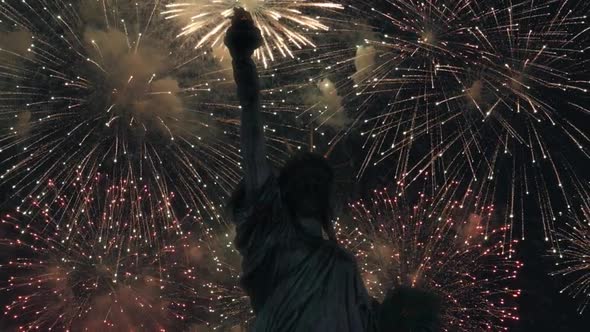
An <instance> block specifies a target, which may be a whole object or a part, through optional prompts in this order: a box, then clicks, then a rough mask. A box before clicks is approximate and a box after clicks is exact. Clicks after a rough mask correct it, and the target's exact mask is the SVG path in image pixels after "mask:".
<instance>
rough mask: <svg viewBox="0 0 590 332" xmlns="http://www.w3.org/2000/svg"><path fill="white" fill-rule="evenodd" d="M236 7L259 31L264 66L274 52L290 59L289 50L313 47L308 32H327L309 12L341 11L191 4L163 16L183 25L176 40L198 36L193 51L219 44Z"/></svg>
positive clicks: (319, 6)
mask: <svg viewBox="0 0 590 332" xmlns="http://www.w3.org/2000/svg"><path fill="white" fill-rule="evenodd" d="M237 6H241V7H243V8H245V9H246V10H248V11H249V12H250V13H251V14H252V16H253V18H254V21H255V23H256V25H257V26H258V27H259V28H260V30H261V33H262V38H263V40H264V46H263V47H262V49H261V50H258V51H257V53H256V56H257V57H258V58H260V59H261V60H262V61H263V62H264V64H265V65H266V64H267V62H268V61H273V60H274V59H275V54H276V53H277V52H278V53H280V54H281V56H283V57H294V55H293V51H292V47H295V48H297V49H301V48H304V47H315V44H314V42H313V40H312V39H311V36H309V35H310V33H309V32H310V31H311V32H318V31H327V30H329V27H328V26H327V25H326V24H325V23H322V20H321V19H320V18H319V17H318V16H315V15H313V14H312V13H309V14H308V12H310V10H311V11H312V12H313V11H314V10H331V11H338V10H342V9H343V8H344V7H343V6H342V5H340V4H337V3H334V2H318V1H315V0H304V1H283V0H266V1H265V0H221V1H212V0H192V1H188V2H177V3H172V4H168V5H166V7H167V10H166V11H165V12H164V15H166V18H167V19H175V20H179V21H180V22H182V23H183V24H184V25H185V26H184V27H183V29H182V32H181V33H180V34H179V37H183V36H187V35H193V34H195V35H197V36H198V37H197V39H198V40H197V42H196V46H195V48H199V47H203V46H207V47H215V46H219V45H221V44H222V43H223V36H224V34H225V30H227V28H228V27H229V25H230V20H229V18H230V17H231V16H232V14H233V8H235V7H237Z"/></svg>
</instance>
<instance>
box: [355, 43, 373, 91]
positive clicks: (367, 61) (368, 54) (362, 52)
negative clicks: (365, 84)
mask: <svg viewBox="0 0 590 332" xmlns="http://www.w3.org/2000/svg"><path fill="white" fill-rule="evenodd" d="M354 66H355V68H356V72H355V73H354V74H353V75H352V80H353V81H354V83H355V84H359V83H361V82H362V81H363V80H365V79H367V77H369V76H370V74H371V71H372V70H373V68H374V67H375V48H374V47H373V46H359V47H357V48H356V56H355V58H354Z"/></svg>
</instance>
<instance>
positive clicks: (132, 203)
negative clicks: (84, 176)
mask: <svg viewBox="0 0 590 332" xmlns="http://www.w3.org/2000/svg"><path fill="white" fill-rule="evenodd" d="M101 188H102V189H101ZM70 189H71V190H68V194H63V193H59V192H62V191H63V190H59V192H58V191H57V190H56V187H55V186H52V185H51V184H50V185H49V186H48V187H47V191H46V193H45V194H44V195H40V196H38V197H29V198H27V199H26V200H25V201H24V202H23V204H22V205H21V206H20V207H19V208H18V209H16V211H15V212H14V213H10V214H6V215H4V216H2V232H3V235H2V240H0V245H1V246H2V248H3V251H4V254H3V257H2V261H3V263H2V265H1V270H2V273H3V275H6V276H7V278H6V279H5V280H3V281H2V286H1V287H2V289H3V291H4V292H5V294H7V295H8V297H7V298H8V299H10V302H8V304H6V306H5V309H4V314H5V315H6V316H7V317H9V318H11V319H12V320H13V321H14V322H15V324H17V325H18V329H19V330H26V331H29V330H44V331H48V330H53V329H56V330H70V329H73V330H80V331H81V330H98V329H105V330H108V331H128V330H135V329H140V330H168V329H180V328H182V327H183V326H185V324H187V323H188V322H189V321H191V320H193V319H195V315H198V308H200V305H201V303H200V301H201V300H200V298H199V294H198V293H197V290H196V289H195V288H193V287H192V286H191V285H192V284H193V279H194V278H195V275H194V271H195V270H194V268H192V267H191V266H190V264H189V263H190V262H189V261H185V260H182V259H179V258H180V257H182V255H180V253H182V252H183V248H184V246H185V245H184V244H183V239H184V236H183V235H182V232H181V231H179V230H178V229H177V227H176V226H175V225H177V224H178V222H176V221H172V222H165V221H163V220H159V219H162V218H172V217H171V215H170V214H167V213H162V211H166V210H168V205H169V204H170V200H168V199H166V200H162V201H161V202H160V203H154V202H152V201H151V200H150V199H149V194H146V195H145V196H144V197H135V196H134V195H135V193H136V192H137V191H136V190H130V188H129V186H128V185H127V184H124V183H121V184H117V185H108V184H106V185H105V183H104V181H95V183H94V184H93V186H90V187H84V186H72V188H70ZM46 195H54V196H55V198H54V199H49V200H47V201H48V202H50V203H43V201H44V199H43V198H44V197H43V196H46ZM154 201H155V200H154ZM74 202H75V203H74ZM187 218H189V217H187ZM166 224H169V225H170V226H169V227H167V228H166V229H165V230H159V231H157V233H158V234H159V237H158V238H157V239H156V238H153V237H148V236H145V232H144V231H142V230H141V228H142V227H147V228H149V231H150V232H151V231H152V230H154V231H153V232H154V233H155V229H156V228H158V227H161V226H162V225H166ZM203 303H205V302H204V301H203Z"/></svg>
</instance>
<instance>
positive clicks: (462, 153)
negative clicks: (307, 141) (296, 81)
mask: <svg viewBox="0 0 590 332" xmlns="http://www.w3.org/2000/svg"><path fill="white" fill-rule="evenodd" d="M365 5H366V7H363V6H364V5H363V4H359V5H358V6H357V7H358V10H359V11H360V12H361V13H365V16H366V17H367V19H366V20H365V22H362V24H359V25H358V27H359V28H366V29H365V30H367V32H366V33H365V35H364V36H363V42H362V43H359V45H358V46H357V47H356V48H355V50H353V51H333V52H324V54H325V56H324V58H323V59H322V60H323V61H322V62H323V63H324V66H325V63H326V62H329V63H332V65H330V66H328V67H326V68H325V70H324V72H323V73H322V75H325V74H326V73H328V74H330V73H334V74H338V73H340V72H347V73H349V72H350V71H351V70H354V71H355V72H354V74H353V75H348V80H341V79H340V80H338V81H337V82H338V83H337V85H338V89H339V91H340V92H341V93H343V95H344V96H345V97H346V98H351V97H354V98H355V99H356V100H357V102H356V103H355V106H354V107H355V108H356V111H355V112H356V113H355V114H354V115H353V117H354V118H355V121H354V124H358V126H357V127H358V128H360V131H361V135H362V137H363V138H364V145H363V148H364V150H365V151H366V154H365V155H366V158H365V160H364V163H363V165H362V166H361V167H360V170H359V173H358V176H362V175H363V173H364V172H365V171H366V170H367V169H369V168H370V167H374V166H377V165H388V164H387V162H388V161H389V160H396V161H398V162H397V163H396V165H395V167H389V169H390V170H391V171H390V173H391V175H392V176H393V177H394V178H395V179H396V181H398V182H399V183H400V184H401V185H403V186H408V185H410V184H411V183H412V182H413V181H414V180H415V179H417V178H419V177H421V176H423V175H424V174H428V176H429V177H430V178H431V179H432V181H433V183H435V184H437V185H439V184H440V185H443V184H445V183H449V182H452V181H461V182H463V183H464V184H465V186H466V187H468V188H471V189H473V190H475V191H481V190H488V189H486V188H485V187H494V188H495V190H496V192H497V195H498V196H497V197H501V200H502V210H503V211H504V210H505V213H504V216H505V222H506V224H511V225H513V226H516V225H517V221H518V222H520V223H521V224H522V225H523V227H522V229H518V228H517V227H511V228H510V229H511V232H514V231H517V232H519V233H520V234H521V237H522V238H524V237H525V229H524V222H523V221H524V219H525V218H526V217H527V216H526V215H525V210H526V211H527V214H529V215H535V216H540V217H541V218H538V219H541V220H543V225H544V227H545V234H546V239H547V240H548V241H550V240H552V232H551V231H552V230H553V229H554V225H553V222H554V220H555V217H556V214H555V211H556V206H561V205H563V206H566V207H567V208H569V207H570V206H571V205H572V199H573V197H576V196H578V195H579V194H580V193H581V192H583V190H584V186H586V182H587V181H585V179H583V178H581V174H582V172H577V171H576V170H578V169H582V167H584V165H585V164H587V162H588V160H589V158H588V157H589V154H588V148H589V146H590V138H589V137H588V135H587V128H586V127H584V123H585V122H587V119H586V118H585V117H586V116H587V114H588V110H587V108H586V107H585V106H584V105H585V101H586V100H587V92H588V88H589V87H590V83H589V82H588V80H587V77H585V76H584V74H583V73H586V72H587V71H586V67H587V61H588V60H587V57H585V53H584V51H585V50H587V48H588V46H589V43H588V31H590V30H588V28H587V23H586V16H587V13H588V9H589V8H588V7H587V6H586V4H582V3H577V4H576V3H573V2H570V1H564V0H543V1H532V0H521V1H511V2H508V1H492V2H490V1H478V0H460V1H445V0H437V1H414V0H395V1H377V2H371V3H368V4H365ZM351 52H355V53H353V54H354V55H353V57H352V58H345V56H350V53H351ZM330 57H333V58H334V59H333V60H332V61H331V62H330ZM334 62H336V64H333V63H334ZM350 132H351V131H350V128H345V130H343V134H342V135H336V137H335V138H334V139H333V141H337V140H339V139H341V138H342V137H343V135H345V134H349V133H350ZM500 178H502V179H503V180H502V181H498V180H499V179H500ZM490 202H491V201H490ZM527 202H534V203H533V204H532V205H531V206H527ZM504 203H505V204H504ZM537 212H538V213H537Z"/></svg>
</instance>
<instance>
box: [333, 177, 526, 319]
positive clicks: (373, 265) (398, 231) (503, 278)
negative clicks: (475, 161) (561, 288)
mask: <svg viewBox="0 0 590 332" xmlns="http://www.w3.org/2000/svg"><path fill="white" fill-rule="evenodd" d="M446 190H447V191H445V192H441V193H440V195H439V196H436V197H429V196H427V195H423V194H422V195H421V196H420V198H419V199H418V200H417V201H416V202H415V203H411V204H410V203H409V202H407V201H405V200H404V198H403V196H398V195H396V196H390V195H389V194H388V191H387V190H382V191H375V192H374V194H373V197H372V198H371V200H370V201H369V202H364V201H359V202H355V203H352V204H351V205H350V208H351V210H352V211H351V217H352V219H351V220H350V221H347V220H342V221H339V222H338V228H337V229H338V234H339V239H340V242H341V243H342V244H343V245H344V246H345V247H347V248H348V249H349V250H351V251H352V252H353V253H354V254H355V255H356V257H357V259H358V263H359V267H360V269H361V271H362V273H363V278H364V280H365V284H366V286H367V288H368V290H369V292H370V293H371V295H372V296H375V297H376V298H377V299H379V300H382V299H383V298H384V297H385V295H386V294H387V292H388V291H389V290H390V289H392V288H395V287H399V286H406V287H418V288H423V289H427V290H430V291H433V292H434V293H436V294H438V295H439V296H440V297H441V299H442V308H443V311H442V313H443V316H442V318H441V322H442V324H443V326H442V328H443V330H444V331H479V330H486V331H488V330H489V331H505V330H508V326H509V325H510V324H511V323H510V322H511V321H514V320H518V316H517V308H516V307H515V302H516V300H515V298H517V297H518V296H519V294H520V291H519V290H516V289H511V288H510V284H511V282H512V281H513V280H514V279H516V275H517V272H518V270H519V269H520V268H521V267H522V264H521V263H520V262H518V261H515V260H513V259H510V258H509V257H508V255H505V254H504V244H503V233H504V230H503V229H502V228H496V227H494V225H493V224H492V221H491V219H492V213H493V207H491V206H478V204H477V203H476V202H478V201H479V199H478V198H477V197H471V195H472V194H468V195H466V197H464V198H463V199H462V201H454V200H452V199H451V198H452V196H453V195H454V194H453V192H454V191H455V190H456V189H453V188H450V187H449V188H447V189H446Z"/></svg>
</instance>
